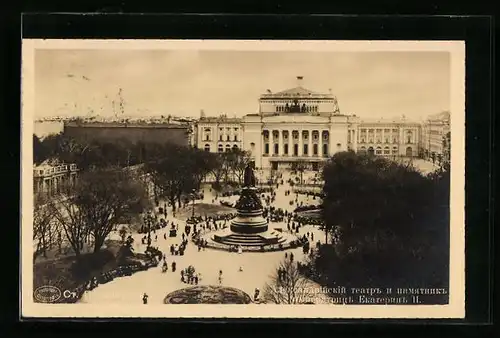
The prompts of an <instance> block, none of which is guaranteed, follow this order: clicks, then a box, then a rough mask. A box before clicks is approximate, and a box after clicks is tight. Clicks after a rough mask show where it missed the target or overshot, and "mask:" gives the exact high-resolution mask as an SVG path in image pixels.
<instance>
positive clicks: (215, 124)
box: [196, 84, 420, 170]
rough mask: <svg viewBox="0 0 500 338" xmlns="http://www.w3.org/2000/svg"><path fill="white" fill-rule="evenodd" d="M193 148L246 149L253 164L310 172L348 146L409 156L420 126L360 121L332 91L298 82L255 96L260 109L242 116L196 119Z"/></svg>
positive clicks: (414, 148)
mask: <svg viewBox="0 0 500 338" xmlns="http://www.w3.org/2000/svg"><path fill="white" fill-rule="evenodd" d="M196 133H197V146H198V148H200V149H204V150H206V151H211V152H225V151H229V150H231V149H233V148H240V149H243V150H246V151H249V152H250V153H251V156H252V159H253V161H254V163H255V166H256V167H257V168H266V169H267V168H272V169H284V168H290V169H293V168H294V166H296V165H297V163H306V164H307V166H308V167H309V168H310V169H312V170H319V169H320V168H321V166H322V165H323V164H324V163H325V162H326V161H327V160H328V158H330V157H331V156H332V155H334V154H335V153H338V152H341V151H347V150H353V151H356V152H366V153H371V154H374V155H380V156H393V157H395V156H398V157H414V156H417V154H418V151H419V139H420V124H418V123H412V122H410V121H406V120H405V119H401V120H397V121H396V120H387V121H384V120H373V121H363V120H360V118H359V117H357V116H356V115H346V114H342V113H341V112H340V110H339V106H338V101H337V98H336V97H335V96H333V95H332V94H331V93H327V94H325V93H316V92H313V91H311V90H309V89H306V88H304V87H302V86H301V85H300V84H299V85H298V86H297V87H295V88H292V89H288V90H284V91H281V92H277V93H272V92H271V91H268V92H267V93H265V94H262V95H261V96H260V98H259V112H258V113H255V114H248V115H245V116H244V117H243V118H227V117H225V116H221V117H218V118H200V120H199V121H198V123H197V127H196Z"/></svg>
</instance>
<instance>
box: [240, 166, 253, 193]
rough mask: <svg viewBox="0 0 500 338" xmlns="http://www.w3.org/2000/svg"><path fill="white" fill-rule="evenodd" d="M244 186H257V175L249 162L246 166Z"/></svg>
mask: <svg viewBox="0 0 500 338" xmlns="http://www.w3.org/2000/svg"><path fill="white" fill-rule="evenodd" d="M243 186H245V187H255V175H254V173H253V169H252V166H251V165H250V164H247V166H246V168H245V175H244V182H243Z"/></svg>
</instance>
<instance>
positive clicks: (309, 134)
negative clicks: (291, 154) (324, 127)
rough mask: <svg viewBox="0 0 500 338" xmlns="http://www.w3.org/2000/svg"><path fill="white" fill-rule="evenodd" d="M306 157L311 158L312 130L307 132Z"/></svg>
mask: <svg viewBox="0 0 500 338" xmlns="http://www.w3.org/2000/svg"><path fill="white" fill-rule="evenodd" d="M307 141H308V142H307V156H308V157H311V156H312V130H308V131H307Z"/></svg>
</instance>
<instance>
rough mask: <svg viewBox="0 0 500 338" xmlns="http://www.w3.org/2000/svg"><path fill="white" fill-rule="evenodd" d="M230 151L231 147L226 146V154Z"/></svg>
mask: <svg viewBox="0 0 500 338" xmlns="http://www.w3.org/2000/svg"><path fill="white" fill-rule="evenodd" d="M229 151H231V146H230V145H229V144H226V152H229Z"/></svg>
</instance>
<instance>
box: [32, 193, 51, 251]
mask: <svg viewBox="0 0 500 338" xmlns="http://www.w3.org/2000/svg"><path fill="white" fill-rule="evenodd" d="M53 220H54V212H53V208H51V207H50V206H48V205H47V204H46V201H45V200H44V199H42V198H41V197H35V201H34V208H33V240H34V241H36V250H35V252H34V255H33V259H36V257H37V256H38V255H39V254H43V256H44V257H45V258H47V249H49V246H50V244H51V242H52V234H53V233H54V231H51V230H53V229H51V227H52V226H53V225H52V224H53Z"/></svg>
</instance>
